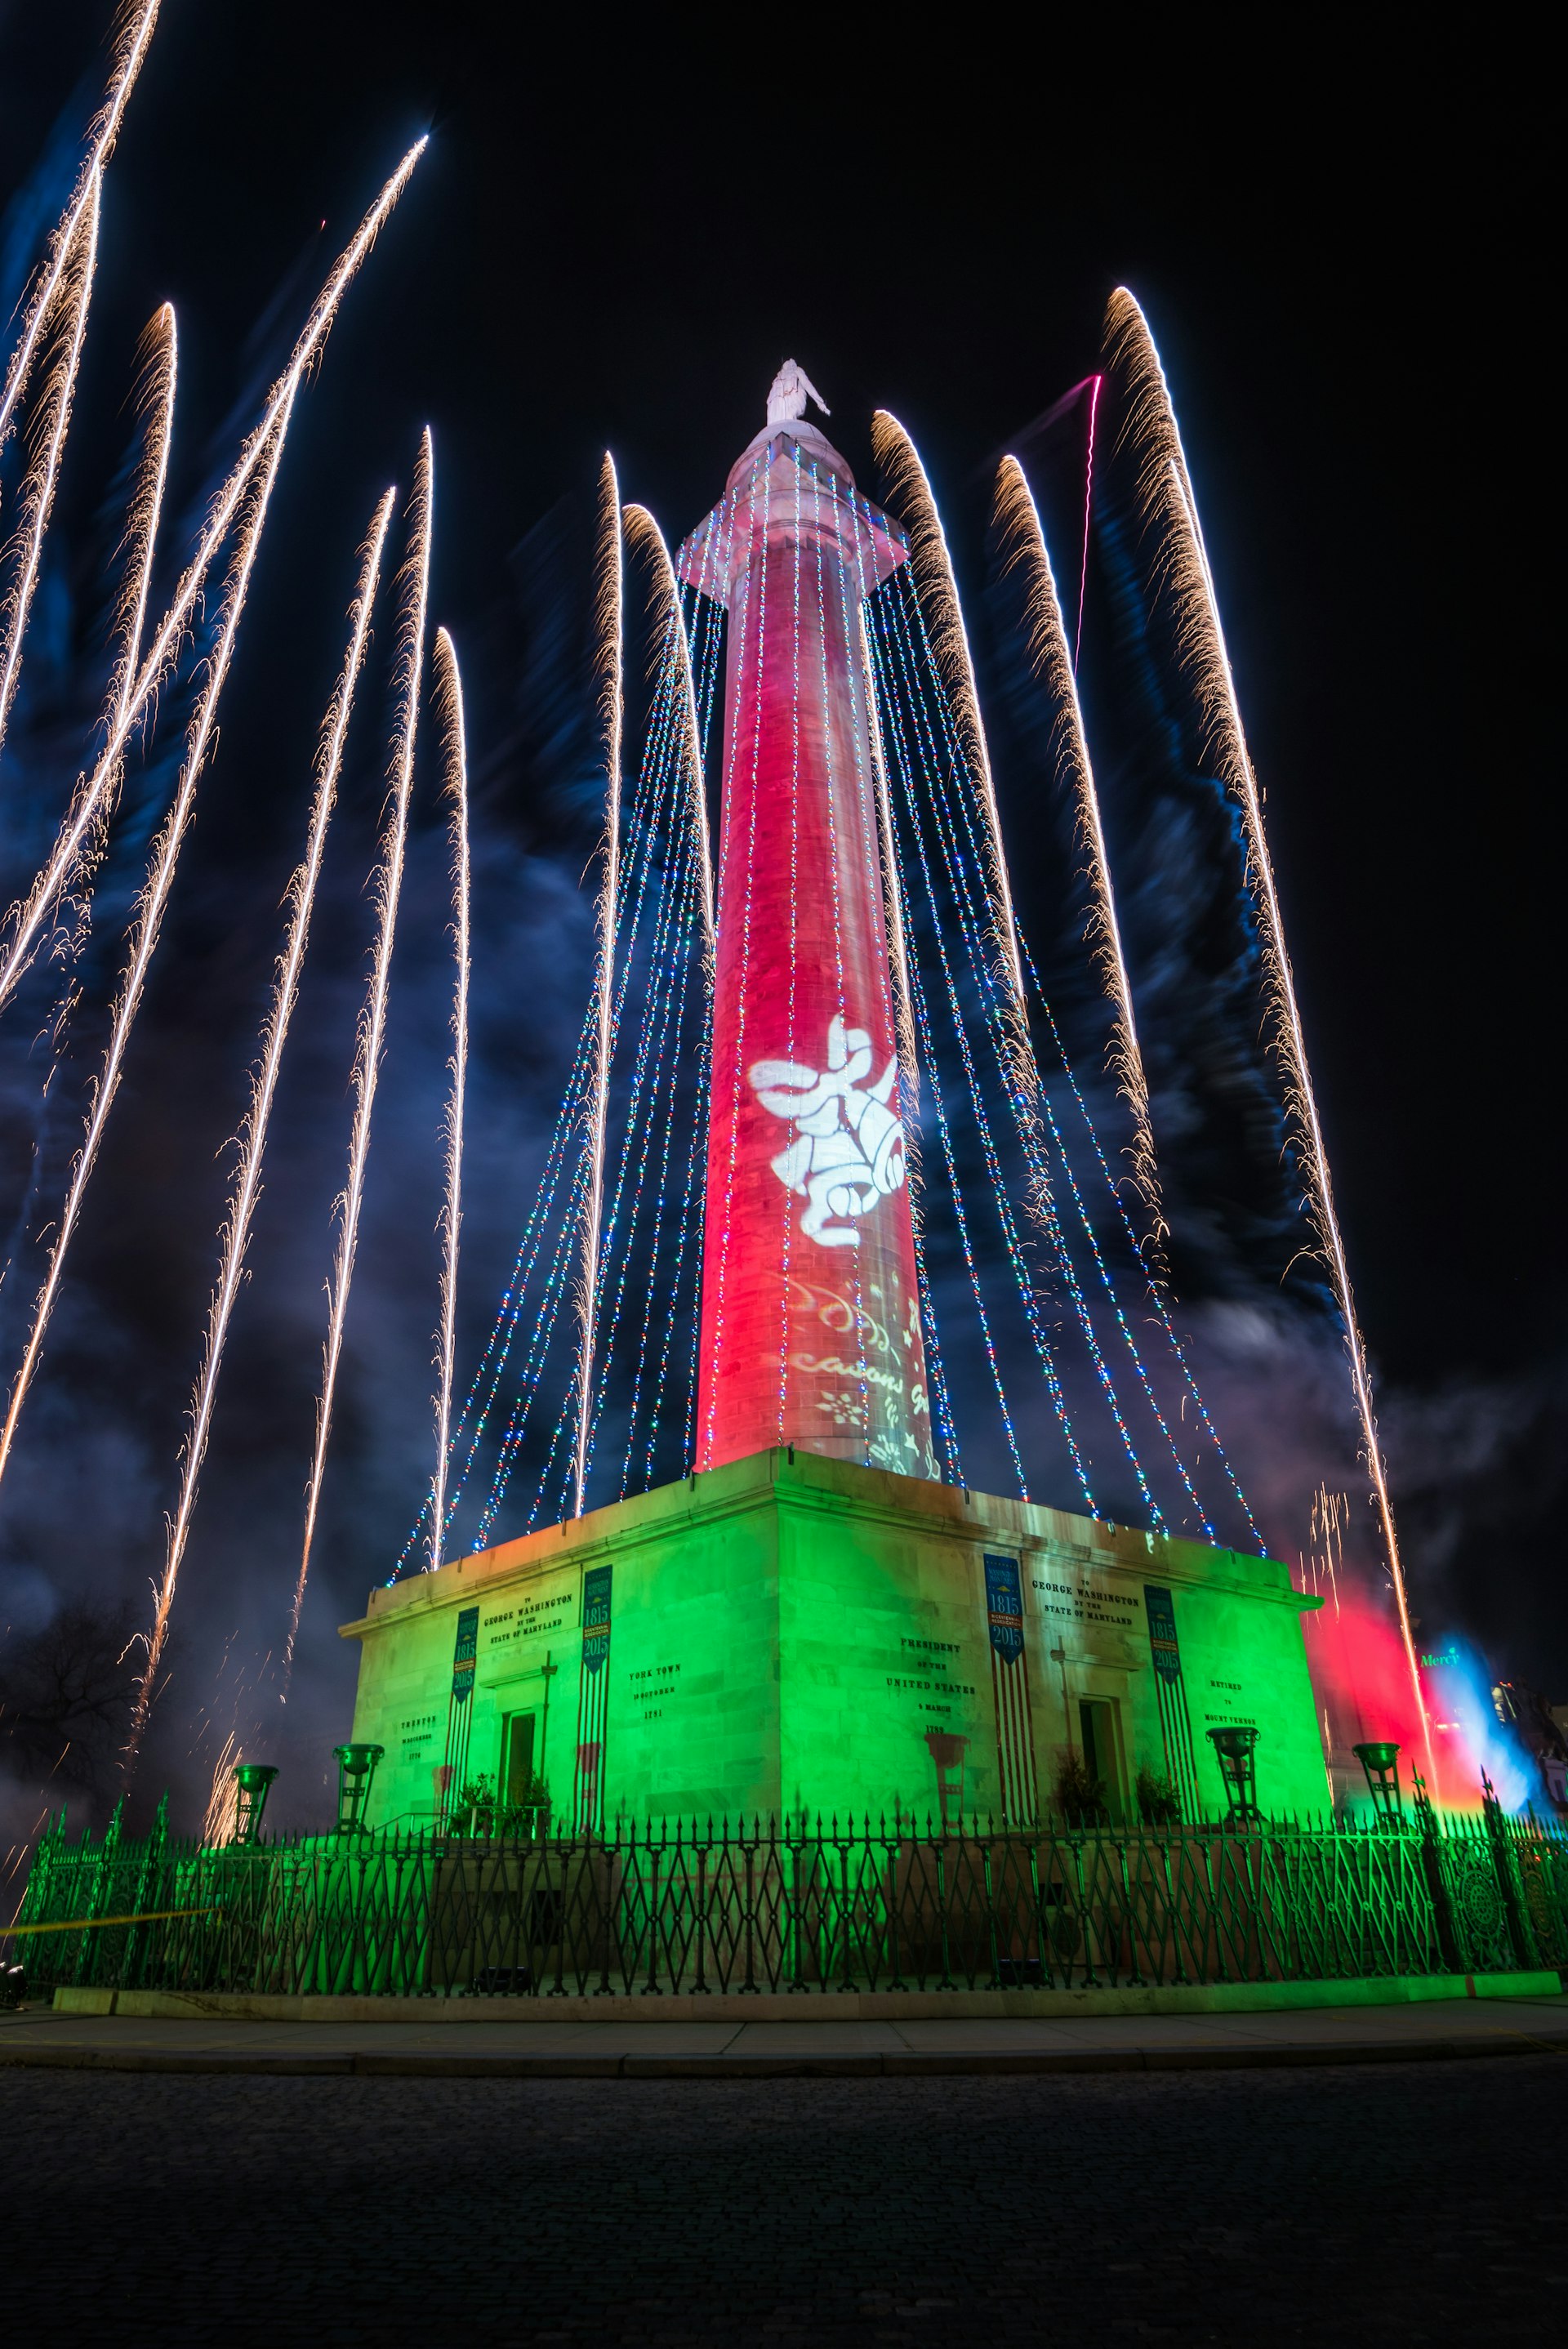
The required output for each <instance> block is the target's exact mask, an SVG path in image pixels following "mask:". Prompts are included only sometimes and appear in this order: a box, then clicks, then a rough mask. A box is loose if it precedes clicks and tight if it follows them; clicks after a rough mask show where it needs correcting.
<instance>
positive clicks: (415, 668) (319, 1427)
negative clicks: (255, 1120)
mask: <svg viewBox="0 0 1568 2349" xmlns="http://www.w3.org/2000/svg"><path fill="white" fill-rule="evenodd" d="M435 469H436V453H435V449H434V447H433V445H432V443H431V440H430V431H429V427H428V425H427V427H426V428H425V431H424V433H423V435H422V436H421V439H420V441H419V457H418V463H417V465H416V466H415V468H414V494H413V498H412V500H411V501H410V504H409V509H408V511H409V540H408V554H407V561H406V562H405V563H404V565H403V569H402V573H401V574H400V578H401V585H402V588H403V608H402V611H401V613H400V615H399V618H398V629H397V685H396V693H397V716H396V718H395V719H394V721H393V730H392V799H391V804H390V807H389V809H388V811H387V823H386V826H385V829H384V832H383V834H382V838H383V842H384V845H383V848H382V852H381V861H380V864H378V866H377V873H376V881H375V887H374V898H375V905H376V944H375V947H374V948H373V950H372V958H371V965H370V980H369V985H368V987H367V988H366V999H365V1003H364V1005H363V1007H362V1009H361V1010H360V1014H359V1030H358V1036H357V1038H356V1047H355V1055H354V1075H353V1079H352V1084H353V1089H354V1127H353V1132H352V1133H351V1135H350V1138H349V1144H348V1174H347V1179H346V1183H345V1185H344V1188H343V1190H342V1192H341V1194H340V1195H339V1198H338V1202H337V1205H338V1209H339V1211H340V1213H341V1215H342V1218H343V1220H342V1224H341V1226H340V1228H339V1232H338V1242H337V1259H336V1263H335V1266H334V1268H333V1277H332V1287H331V1299H332V1302H331V1308H330V1310H329V1313H328V1316H327V1330H326V1343H325V1347H324V1349H323V1353H322V1379H321V1393H320V1396H319V1398H318V1399H317V1402H316V1413H315V1454H314V1455H313V1457H312V1460H311V1469H310V1482H309V1484H308V1485H306V1487H305V1507H304V1542H303V1544H302V1546H301V1549H300V1561H299V1575H298V1578H297V1580H296V1581H295V1583H294V1605H293V1607H292V1609H291V1610H290V1613H289V1631H288V1640H287V1642H286V1644H285V1646H284V1694H285V1696H286V1693H287V1689H288V1676H289V1673H290V1671H292V1670H293V1667H294V1641H295V1640H296V1639H297V1638H298V1636H299V1620H300V1610H301V1609H302V1608H303V1607H304V1586H305V1578H306V1576H307V1575H308V1574H309V1572H310V1554H311V1550H312V1547H314V1545H315V1524H316V1517H317V1515H318V1513H319V1511H320V1508H321V1485H322V1478H323V1476H324V1475H325V1473H326V1446H327V1439H328V1437H329V1436H330V1434H331V1433H332V1406H333V1399H334V1397H335V1393H336V1390H337V1371H338V1365H339V1363H340V1362H341V1361H342V1358H343V1325H344V1322H345V1320H346V1318H347V1314H348V1292H349V1289H350V1288H351V1287H352V1285H353V1281H354V1257H355V1251H356V1248H357V1247H358V1245H359V1213H360V1208H361V1206H362V1205H363V1203H364V1198H365V1168H366V1161H367V1159H368V1158H369V1155H370V1119H371V1112H373V1110H374V1109H375V1106H376V1087H377V1080H378V1079H379V1076H380V1073H381V1054H382V1049H383V1046H384V1044H385V1042H386V1036H387V985H388V982H389V980H390V978H391V973H392V940H393V936H394V934H395V932H396V930H397V903H398V899H399V898H400V897H401V895H402V894H403V864H404V858H405V855H406V854H407V844H408V801H409V797H410V795H411V793H412V792H413V788H414V745H415V741H416V740H417V738H418V730H419V689H420V685H421V683H422V681H423V678H424V674H425V622H426V617H427V615H428V609H429V602H430V528H431V519H432V512H433V507H434V502H435Z"/></svg>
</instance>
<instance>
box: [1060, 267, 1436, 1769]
mask: <svg viewBox="0 0 1568 2349" xmlns="http://www.w3.org/2000/svg"><path fill="white" fill-rule="evenodd" d="M1106 337H1107V344H1108V356H1109V364H1110V365H1111V366H1112V367H1117V368H1119V370H1121V373H1122V376H1123V380H1124V382H1125V384H1126V386H1127V391H1128V409H1127V415H1126V419H1125V421H1124V423H1123V426H1122V431H1121V439H1122V440H1124V441H1127V440H1130V441H1131V442H1132V443H1133V444H1134V445H1135V447H1136V448H1137V450H1138V452H1139V481H1138V486H1139V494H1140V502H1141V504H1142V508H1143V514H1144V519H1145V523H1146V524H1147V525H1148V526H1150V527H1151V528H1154V529H1157V530H1158V531H1159V532H1160V533H1161V562H1162V564H1163V574H1164V580H1165V584H1166V585H1167V586H1168V587H1169V589H1170V591H1171V597H1172V601H1173V605H1174V608H1175V614H1176V620H1177V626H1178V631H1179V640H1180V643H1181V651H1182V655H1183V657H1184V660H1185V662H1186V665H1187V667H1188V670H1189V674H1190V675H1191V678H1192V681H1193V686H1194V689H1195V692H1196V696H1197V700H1198V707H1199V710H1200V712H1201V715H1202V721H1203V725H1204V730H1205V734H1206V737H1207V741H1206V749H1207V751H1208V754H1209V755H1210V756H1212V757H1213V758H1214V760H1215V761H1216V765H1217V768H1218V771H1219V772H1220V774H1221V775H1222V778H1223V781H1224V782H1225V784H1226V786H1227V788H1228V789H1229V790H1230V791H1231V792H1233V793H1234V795H1235V798H1236V800H1237V801H1238V802H1239V804H1240V806H1241V811H1242V822H1243V830H1244V833H1245V836H1246V844H1247V854H1246V877H1247V885H1248V889H1249V892H1250V894H1251V896H1252V901H1253V907H1254V909H1255V911H1256V915H1257V919H1258V928H1259V933H1260V938H1261V945H1262V956H1263V969H1264V1000H1265V1002H1266V1004H1267V1007H1268V1013H1269V1025H1270V1028H1271V1030H1272V1031H1273V1033H1272V1038H1271V1041H1272V1044H1273V1048H1274V1057H1275V1060H1276V1062H1277V1064H1278V1066H1279V1068H1280V1071H1281V1074H1282V1076H1283V1079H1284V1106H1285V1115H1286V1118H1287V1121H1288V1123H1289V1129H1290V1133H1291V1139H1292V1142H1293V1143H1294V1146H1295V1150H1296V1153H1297V1154H1298V1156H1299V1159H1300V1162H1301V1169H1302V1178H1303V1190H1304V1193H1305V1200H1306V1206H1307V1212H1308V1214H1309V1216H1310V1217H1311V1220H1312V1224H1313V1227H1314V1230H1315V1235H1316V1238H1317V1243H1318V1249H1319V1252H1320V1257H1321V1260H1322V1262H1323V1264H1324V1266H1325V1268H1326V1271H1327V1273H1328V1276H1329V1279H1330V1282H1331V1284H1332V1286H1333V1289H1334V1298H1335V1302H1336V1305H1337V1306H1338V1308H1339V1312H1340V1319H1341V1322H1342V1325H1343V1328H1344V1331H1345V1348H1346V1360H1347V1361H1348V1363H1349V1368H1350V1382H1351V1387H1352V1390H1353V1392H1354V1394H1355V1399H1356V1409H1357V1416H1358V1417H1359V1419H1360V1422H1361V1434H1362V1442H1363V1445H1364V1448H1365V1452H1366V1457H1367V1473H1368V1475H1370V1476H1371V1479H1372V1484H1373V1489H1374V1495H1375V1497H1376V1501H1377V1514H1378V1519H1379V1522H1380V1524H1381V1526H1382V1529H1383V1543H1384V1549H1385V1552H1386V1555H1387V1560H1388V1568H1389V1573H1390V1576H1391V1578H1392V1580H1393V1585H1394V1596H1395V1600H1396V1603H1397V1605H1398V1614H1399V1630H1400V1635H1401V1638H1402V1640H1403V1642H1404V1649H1405V1659H1406V1663H1407V1665H1408V1671H1409V1676H1410V1686H1411V1689H1412V1691H1413V1692H1414V1694H1415V1699H1416V1714H1417V1719H1418V1721H1419V1722H1420V1723H1421V1725H1422V1735H1423V1739H1424V1741H1425V1745H1426V1754H1427V1766H1428V1769H1429V1771H1431V1770H1432V1769H1433V1767H1434V1763H1433V1754H1432V1739H1431V1723H1430V1720H1429V1716H1428V1713H1427V1705H1426V1698H1425V1694H1424V1692H1423V1691H1422V1687H1421V1675H1420V1670H1419V1667H1418V1663H1417V1661H1416V1642H1415V1635H1414V1631H1413V1630H1412V1627H1411V1623H1410V1610H1409V1604H1408V1599H1407V1596H1406V1591H1405V1573H1404V1568H1403V1565H1402V1564H1401V1561H1400V1557H1399V1540H1398V1534H1397V1532H1396V1530H1395V1526H1394V1507H1393V1503H1392V1501H1391V1499H1390V1497H1389V1494H1388V1482H1387V1471H1386V1469H1385V1467H1384V1463H1383V1453H1382V1447H1381V1445H1380V1444H1379V1443H1378V1440H1377V1412H1376V1409H1375V1407H1374V1403H1373V1397H1372V1378H1371V1372H1370V1371H1369V1369H1368V1367H1367V1349H1366V1346H1365V1344H1364V1343H1363V1340H1362V1336H1361V1325H1360V1322H1359V1319H1357V1311H1356V1300H1355V1297H1354V1295H1353V1293H1352V1290H1351V1286H1350V1268H1349V1265H1348V1262H1347V1260H1346V1253H1345V1242H1344V1238H1343V1236H1342V1234H1341V1232H1340V1228H1339V1217H1338V1214H1337V1212H1336V1208H1335V1205H1334V1186H1333V1183H1332V1181H1331V1179H1330V1175H1329V1169H1328V1154H1327V1151H1326V1147H1325V1144H1324V1139H1323V1128H1322V1124H1321V1123H1320V1121H1319V1118H1318V1113H1317V1099H1316V1095H1315V1092H1314V1091H1313V1084H1312V1075H1311V1071H1310V1069H1309V1067H1308V1064H1307V1055H1306V1037H1305V1030H1303V1027H1302V1023H1301V1013H1300V1009H1299V1008H1298V1006H1297V1003H1296V995H1295V978H1294V975H1293V973H1292V971H1291V967H1290V957H1289V955H1288V953H1287V952H1286V949H1285V941H1284V919H1283V916H1282V915H1281V912H1280V905H1279V897H1278V893H1277V891H1276V889H1275V886H1274V864H1273V862H1272V860H1271V858H1270V855H1269V852H1268V842H1267V839H1266V836H1265V834H1264V815H1263V803H1262V801H1261V798H1260V796H1259V792H1258V786H1257V778H1256V776H1255V775H1254V773H1253V763H1252V760H1251V757H1250V756H1249V754H1248V751H1247V745H1246V735H1245V732H1244V730H1243V725H1242V715H1241V709H1240V705H1239V704H1238V702H1237V699H1236V688H1235V679H1234V678H1233V675H1232V671H1231V661H1230V655H1229V653H1228V651H1227V649H1226V646H1225V636H1224V630H1223V627H1222V625H1221V621H1220V606H1219V599H1218V597H1217V596H1216V595H1215V593H1214V581H1213V575H1212V572H1211V571H1210V568H1209V558H1208V554H1207V552H1206V550H1205V548H1204V545H1203V536H1202V530H1201V528H1200V526H1199V523H1198V508H1197V501H1196V499H1195V498H1194V497H1193V494H1192V485H1191V476H1190V475H1189V473H1188V471H1187V459H1186V453H1185V451H1184V450H1183V449H1182V446H1181V430H1180V428H1179V427H1178V425H1177V422H1176V411H1175V409H1174V407H1173V406H1172V404H1171V392H1170V387H1169V385H1168V384H1167V382H1166V379H1165V370H1164V368H1163V367H1162V366H1161V359H1160V354H1159V351H1158V350H1157V349H1156V347H1155V344H1154V338H1153V336H1151V335H1150V331H1149V326H1148V322H1147V320H1146V319H1145V317H1144V316H1143V313H1142V311H1141V310H1140V307H1139V305H1138V304H1137V302H1136V301H1135V300H1134V298H1133V296H1132V295H1130V293H1129V292H1128V291H1127V289H1126V287H1125V286H1119V287H1118V288H1117V290H1116V292H1115V293H1114V294H1113V295H1111V298H1110V303H1109V308H1108V310H1107V313H1106Z"/></svg>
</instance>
